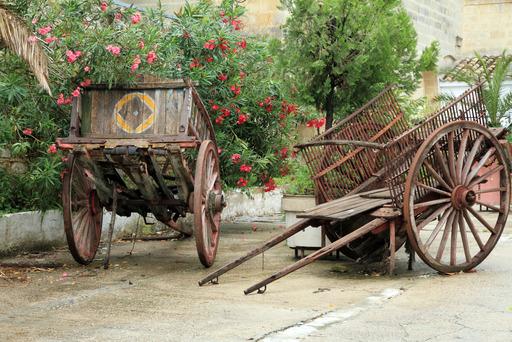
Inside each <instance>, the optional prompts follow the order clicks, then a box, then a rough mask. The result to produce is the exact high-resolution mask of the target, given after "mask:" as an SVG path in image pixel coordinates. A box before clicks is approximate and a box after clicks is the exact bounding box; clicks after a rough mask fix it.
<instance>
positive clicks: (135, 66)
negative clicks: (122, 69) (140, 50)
mask: <svg viewBox="0 0 512 342" xmlns="http://www.w3.org/2000/svg"><path fill="white" fill-rule="evenodd" d="M140 63H142V61H141V60H140V56H139V55H137V56H135V58H134V59H133V64H132V67H131V68H130V70H131V71H132V72H135V70H137V69H138V68H139V65H140Z"/></svg>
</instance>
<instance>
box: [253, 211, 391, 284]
mask: <svg viewBox="0 0 512 342" xmlns="http://www.w3.org/2000/svg"><path fill="white" fill-rule="evenodd" d="M301 222H302V221H301ZM386 222H387V220H386V219H382V218H376V219H374V220H372V221H370V222H369V223H367V224H365V225H364V226H362V227H360V228H358V229H356V230H354V231H353V232H352V233H350V234H347V235H345V236H344V237H342V238H341V239H339V240H337V241H335V242H333V243H331V244H329V245H327V246H325V247H323V248H321V249H319V250H318V251H316V252H314V253H311V254H310V255H308V256H306V257H304V258H302V259H300V260H299V261H297V262H296V263H294V264H292V265H290V266H288V267H285V268H284V269H282V270H281V271H279V272H277V273H274V274H273V275H271V276H270V277H268V278H266V279H264V280H262V281H260V282H259V283H257V284H255V285H253V286H251V287H249V288H248V289H247V290H245V291H244V293H245V294H249V293H252V292H254V291H256V290H261V289H262V288H264V287H266V286H267V285H268V284H270V283H271V282H273V281H276V280H278V279H280V278H282V277H284V276H285V275H287V274H290V273H291V272H293V271H296V270H298V269H299V268H302V267H304V266H306V265H309V264H310V263H312V262H314V261H316V260H318V259H319V258H321V257H322V256H324V255H327V254H330V253H332V252H334V251H336V250H338V249H340V248H341V247H343V246H345V245H347V244H348V243H350V242H351V241H354V240H356V239H358V238H360V237H361V236H363V235H365V234H368V233H369V232H371V231H372V230H373V229H375V228H378V227H379V226H381V225H383V224H385V223H386Z"/></svg>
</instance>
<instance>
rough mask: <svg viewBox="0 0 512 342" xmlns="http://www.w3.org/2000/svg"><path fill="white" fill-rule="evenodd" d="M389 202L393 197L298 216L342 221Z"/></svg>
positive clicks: (298, 216)
mask: <svg viewBox="0 0 512 342" xmlns="http://www.w3.org/2000/svg"><path fill="white" fill-rule="evenodd" d="M388 203H391V199H374V200H368V199H366V200H365V202H362V203H360V204H359V205H357V206H353V207H350V208H346V207H339V208H332V209H330V210H329V211H323V212H315V213H307V214H306V213H305V214H299V215H297V218H315V219H322V220H336V221H342V220H346V219H347V218H349V217H352V216H355V215H359V214H361V213H364V212H366V211H369V210H372V209H375V208H378V207H381V206H383V205H385V204H388Z"/></svg>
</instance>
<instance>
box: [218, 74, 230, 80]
mask: <svg viewBox="0 0 512 342" xmlns="http://www.w3.org/2000/svg"><path fill="white" fill-rule="evenodd" d="M217 78H218V79H219V81H221V82H224V81H225V80H227V79H228V75H226V74H219V76H217Z"/></svg>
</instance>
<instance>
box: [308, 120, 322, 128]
mask: <svg viewBox="0 0 512 342" xmlns="http://www.w3.org/2000/svg"><path fill="white" fill-rule="evenodd" d="M323 125H325V118H321V119H311V120H309V121H308V122H307V123H306V126H307V127H316V128H321V127H322V126H323Z"/></svg>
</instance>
